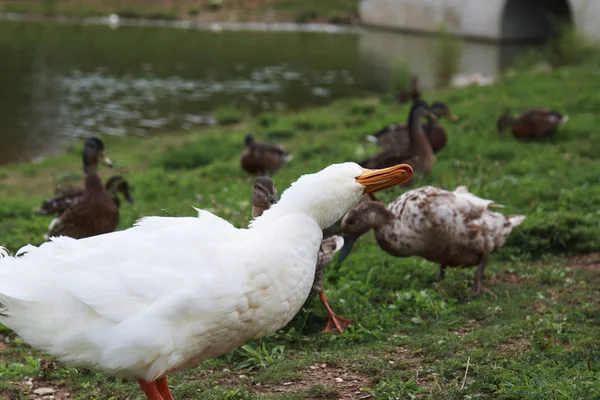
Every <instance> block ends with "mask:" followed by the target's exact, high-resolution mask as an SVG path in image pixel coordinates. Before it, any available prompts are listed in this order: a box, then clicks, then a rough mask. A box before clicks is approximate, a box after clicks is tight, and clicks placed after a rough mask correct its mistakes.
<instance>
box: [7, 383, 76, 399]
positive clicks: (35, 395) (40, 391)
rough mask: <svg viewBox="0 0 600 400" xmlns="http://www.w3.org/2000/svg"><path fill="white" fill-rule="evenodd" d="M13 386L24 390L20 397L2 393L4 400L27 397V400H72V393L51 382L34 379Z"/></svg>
mask: <svg viewBox="0 0 600 400" xmlns="http://www.w3.org/2000/svg"><path fill="white" fill-rule="evenodd" d="M13 384H14V385H15V386H20V387H22V388H23V389H22V391H21V393H20V394H19V395H15V394H14V393H10V392H3V393H0V395H1V396H2V397H1V398H2V399H3V400H4V399H6V400H17V399H22V398H23V396H25V398H27V400H64V399H69V398H71V393H69V392H68V391H67V390H66V389H65V388H62V387H60V386H58V385H55V384H53V383H51V382H46V381H44V382H37V381H34V380H32V379H27V380H25V381H22V382H14V383H13Z"/></svg>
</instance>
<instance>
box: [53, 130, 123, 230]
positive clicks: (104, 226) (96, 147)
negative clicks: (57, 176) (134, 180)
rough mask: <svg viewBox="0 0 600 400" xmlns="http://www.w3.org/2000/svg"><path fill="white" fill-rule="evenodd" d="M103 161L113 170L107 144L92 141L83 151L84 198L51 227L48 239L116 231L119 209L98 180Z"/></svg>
mask: <svg viewBox="0 0 600 400" xmlns="http://www.w3.org/2000/svg"><path fill="white" fill-rule="evenodd" d="M99 160H102V161H103V162H104V163H105V164H106V165H108V166H112V164H111V162H110V160H109V159H108V158H106V157H105V156H104V143H102V141H101V140H100V139H99V138H97V137H89V138H88V139H87V140H86V141H85V144H84V149H83V169H84V172H85V180H84V189H83V194H82V195H81V196H79V197H76V198H75V199H74V201H72V202H71V203H70V204H69V205H68V207H67V208H66V209H65V210H64V211H63V212H62V214H60V216H59V217H57V218H55V219H54V220H53V221H52V222H51V223H50V226H49V228H48V234H47V237H53V236H70V237H72V238H75V239H80V238H84V237H89V236H95V235H100V234H103V233H108V232H112V231H114V230H115V228H116V227H117V224H118V223H119V208H118V207H117V205H116V204H115V203H114V201H113V200H112V199H111V197H110V194H109V193H108V192H107V191H106V188H105V187H104V185H102V181H101V180H100V177H99V176H98V173H97V170H98V161H99Z"/></svg>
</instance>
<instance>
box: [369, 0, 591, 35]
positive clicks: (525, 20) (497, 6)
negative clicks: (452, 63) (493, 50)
mask: <svg viewBox="0 0 600 400" xmlns="http://www.w3.org/2000/svg"><path fill="white" fill-rule="evenodd" d="M359 13H360V17H361V19H362V21H363V23H365V24H366V25H372V26H378V27H384V28H389V29H398V30H408V31H417V32H431V33H434V32H436V30H437V29H439V26H440V24H442V23H443V24H444V25H445V26H446V27H447V29H448V30H449V31H450V32H452V33H454V34H456V35H459V36H464V37H470V38H479V39H487V40H493V41H500V42H502V41H519V40H531V39H542V38H546V37H548V36H549V35H551V34H552V32H553V30H552V23H551V21H553V20H557V21H561V22H568V23H575V24H576V25H578V26H580V27H581V28H583V30H584V31H585V32H586V33H587V34H588V35H590V36H592V37H597V38H600V0H363V1H361V4H360V11H359Z"/></svg>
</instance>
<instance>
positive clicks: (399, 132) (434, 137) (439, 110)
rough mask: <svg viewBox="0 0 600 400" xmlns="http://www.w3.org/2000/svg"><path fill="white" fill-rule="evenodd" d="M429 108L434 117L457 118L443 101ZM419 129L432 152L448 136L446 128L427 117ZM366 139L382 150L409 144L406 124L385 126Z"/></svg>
mask: <svg viewBox="0 0 600 400" xmlns="http://www.w3.org/2000/svg"><path fill="white" fill-rule="evenodd" d="M429 110H430V111H431V113H432V114H433V115H435V116H436V118H442V117H448V119H450V120H451V121H457V120H458V116H457V115H456V114H454V113H452V112H451V111H450V109H449V108H448V105H447V104H446V103H444V102H443V101H436V102H434V103H432V104H431V106H430V107H429ZM421 129H422V130H423V133H424V134H425V137H426V138H427V141H428V142H429V144H430V145H431V148H432V150H433V152H434V153H437V152H438V151H440V150H441V149H442V148H444V146H445V145H446V142H447V141H448V138H447V135H446V129H444V127H443V126H442V125H440V124H439V122H437V121H436V120H434V119H431V118H428V122H427V123H423V124H421ZM367 140H369V141H370V142H373V143H375V144H377V145H379V146H380V147H381V148H383V149H384V150H392V149H405V148H407V147H409V146H410V132H409V129H408V124H406V123H405V124H393V125H389V126H386V127H385V128H383V129H382V130H380V131H379V132H377V133H375V134H374V135H369V136H367Z"/></svg>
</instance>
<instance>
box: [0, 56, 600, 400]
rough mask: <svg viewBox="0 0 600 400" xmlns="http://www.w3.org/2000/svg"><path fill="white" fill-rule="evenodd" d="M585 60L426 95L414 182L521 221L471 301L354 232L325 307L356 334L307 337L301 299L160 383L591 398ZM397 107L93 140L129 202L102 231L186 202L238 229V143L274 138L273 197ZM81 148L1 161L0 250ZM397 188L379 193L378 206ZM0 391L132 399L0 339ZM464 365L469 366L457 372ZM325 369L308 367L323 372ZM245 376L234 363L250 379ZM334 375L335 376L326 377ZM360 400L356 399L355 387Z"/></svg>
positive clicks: (593, 183) (246, 185) (29, 231)
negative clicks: (282, 161)
mask: <svg viewBox="0 0 600 400" xmlns="http://www.w3.org/2000/svg"><path fill="white" fill-rule="evenodd" d="M599 73H600V69H598V67H597V66H596V65H595V64H590V65H583V66H577V67H566V68H562V69H555V70H553V71H551V72H548V73H536V72H534V71H533V70H532V71H529V72H528V71H524V72H519V73H516V74H511V75H509V76H507V77H506V78H505V79H504V80H503V81H501V82H500V83H499V84H498V85H495V86H488V87H482V88H465V89H460V90H455V89H453V90H445V91H440V92H435V93H426V94H425V97H426V98H427V99H428V100H430V101H433V100H445V101H446V102H447V103H448V104H449V106H450V108H451V109H452V111H453V112H455V113H456V114H457V115H459V116H460V117H461V119H460V121H458V122H457V123H451V122H448V121H442V123H443V124H444V125H445V126H446V128H447V130H448V135H449V140H448V145H447V147H446V148H445V149H443V150H442V151H441V152H440V153H439V154H438V161H437V163H436V165H435V167H434V170H433V173H432V175H431V176H430V177H428V178H427V179H424V180H418V179H417V182H415V186H416V185H424V184H432V185H436V186H440V187H443V188H447V189H454V188H455V187H456V186H457V185H459V184H461V185H466V186H468V187H469V189H470V190H471V191H473V192H474V193H475V194H477V195H480V196H482V197H485V198H491V199H494V200H495V201H497V202H498V203H500V204H504V205H505V208H504V210H503V212H505V213H507V214H508V213H511V214H512V213H519V214H525V215H526V216H527V219H526V220H525V222H524V223H523V224H522V225H521V226H519V227H518V228H517V229H515V231H514V232H513V234H512V236H511V237H510V239H509V241H508V243H507V245H506V246H505V248H504V249H503V250H502V251H500V252H499V253H498V254H496V255H494V256H493V257H492V258H491V260H490V263H489V266H488V268H487V270H486V280H485V285H486V286H487V287H488V288H489V290H490V291H491V293H487V292H484V293H482V295H481V296H480V297H479V298H477V299H475V300H472V299H470V296H469V295H470V288H469V286H470V284H471V282H472V279H473V274H474V270H473V269H467V270H450V271H448V273H447V274H446V275H447V279H446V281H444V282H443V283H441V284H439V285H438V284H436V283H435V277H436V273H437V266H436V265H433V264H431V263H428V262H426V261H424V260H422V259H420V258H405V259H402V258H395V257H391V256H389V255H388V254H386V253H385V252H383V251H382V250H381V249H379V248H378V247H377V246H376V245H375V242H374V239H373V236H372V234H369V235H366V236H365V237H363V238H361V239H360V240H359V242H358V243H357V244H356V245H355V250H354V252H353V254H352V255H351V256H350V257H349V258H348V260H347V261H345V262H344V263H343V264H342V265H341V266H339V267H337V266H334V265H332V266H330V268H328V270H327V271H326V280H325V289H326V291H327V294H328V298H329V301H330V303H331V304H332V307H333V308H334V309H335V311H336V312H338V313H339V314H340V315H342V316H345V317H348V318H352V319H354V321H355V324H354V325H352V326H351V328H350V329H348V330H347V331H346V332H345V333H344V334H343V335H339V336H333V335H321V334H319V331H320V329H321V328H322V327H323V325H324V323H325V321H326V312H325V310H324V309H323V307H322V306H321V305H320V303H319V302H318V301H317V300H316V299H315V298H311V299H309V301H308V302H307V304H306V305H305V307H304V308H303V309H302V310H301V311H300V312H299V313H298V315H297V316H296V317H295V318H294V320H293V321H292V322H291V323H290V324H289V325H288V326H287V327H285V328H284V329H282V330H281V331H279V332H278V333H276V334H274V335H272V336H269V337H266V338H264V341H263V345H264V347H261V352H260V353H259V352H257V343H255V342H249V343H247V347H245V348H243V349H238V350H237V351H235V352H233V353H232V354H228V355H224V356H222V357H219V358H218V359H214V360H210V361H208V362H206V363H204V364H203V365H201V366H199V367H197V368H194V369H191V370H188V371H185V372H181V373H177V374H174V375H173V376H172V377H171V379H170V383H171V385H172V387H173V393H174V395H175V397H176V398H178V399H187V398H199V397H202V398H203V399H315V398H317V399H337V398H340V397H343V396H346V395H352V396H355V398H362V397H363V396H366V395H368V394H370V393H371V394H372V395H373V396H374V398H376V399H385V400H389V399H410V398H421V399H598V398H600V397H599V393H600V335H599V334H598V332H599V331H600V306H599V303H598V299H599V298H600V275H599V271H600V267H599V264H600V257H599V256H598V255H597V254H596V255H592V256H589V258H590V259H589V260H587V261H586V260H585V259H584V260H583V261H581V260H580V261H578V262H573V261H572V260H571V259H570V258H569V254H568V253H577V252H593V251H598V250H599V248H600V242H599V240H600V228H599V224H598V217H599V211H598V210H600V182H599V181H600V164H598V161H597V149H599V148H600V135H598V134H596V130H597V126H598V125H599V124H600V116H599V115H598V113H597V109H598V107H597V106H598V104H600V103H599V102H600V98H599V97H598V93H597V89H596V86H595V85H594V84H593V82H596V81H597V77H598V75H599ZM531 106H545V107H550V108H556V109H558V110H561V111H562V112H565V113H567V114H569V116H570V119H569V122H568V123H567V124H566V125H565V126H564V127H562V128H561V129H560V130H559V131H558V132H557V133H556V134H555V136H554V137H552V138H551V139H548V140H544V141H540V142H531V143H522V142H519V141H517V140H515V139H514V138H513V137H512V136H510V135H504V136H498V135H497V133H496V128H495V118H496V116H497V115H498V114H499V113H501V112H502V110H503V109H504V108H505V107H511V108H512V109H514V110H517V109H523V108H526V107H531ZM406 113H407V107H404V108H400V106H398V105H396V104H395V103H393V102H390V103H382V102H380V101H379V100H378V99H374V98H368V99H351V100H344V101H339V102H336V103H334V104H332V105H331V106H328V107H323V108H319V109H309V110H306V111H302V112H298V113H267V114H264V115H261V116H259V117H257V118H254V119H250V118H246V119H244V120H243V121H242V122H241V123H239V124H237V125H232V126H218V127H215V128H214V129H208V130H204V131H201V132H191V133H185V134H176V135H166V136H156V137H148V138H134V137H131V138H114V137H104V139H105V143H106V149H107V151H106V153H107V155H108V156H110V157H111V159H112V160H113V162H114V163H115V167H114V170H113V171H109V170H107V169H102V170H101V174H102V176H103V177H108V176H110V175H112V174H114V173H116V172H120V173H122V174H124V175H125V176H126V177H127V179H128V180H129V182H130V183H131V186H132V194H133V197H134V199H135V201H136V205H135V206H130V205H128V204H123V205H122V209H121V221H120V225H119V229H124V228H126V227H128V226H131V224H132V223H133V222H134V221H135V220H136V219H137V218H139V217H140V216H143V215H172V216H175V215H186V216H192V215H195V212H194V210H193V209H192V205H193V206H196V207H200V208H205V209H210V210H212V211H213V212H215V213H216V214H217V215H219V216H221V217H223V218H226V219H227V220H230V221H232V223H234V224H235V225H236V226H239V227H242V226H246V225H247V222H248V220H249V218H250V215H251V210H250V201H249V200H250V194H251V191H252V187H253V177H251V176H248V175H247V174H246V173H244V171H242V170H241V169H240V166H239V155H240V154H241V151H242V148H243V138H244V135H245V134H246V133H247V132H253V133H254V134H255V136H256V137H257V139H259V140H271V141H277V142H280V143H282V144H284V145H285V146H286V148H287V149H288V150H290V151H291V152H292V153H293V154H294V159H293V160H292V161H291V163H290V164H289V165H288V166H286V167H284V168H283V169H282V170H280V171H279V172H278V173H277V174H276V175H275V177H274V179H275V182H276V184H277V187H278V189H279V192H282V191H283V190H284V189H285V188H286V187H287V186H288V185H289V184H290V183H291V182H293V181H294V180H296V179H297V178H298V177H299V176H300V175H302V174H304V173H309V172H314V171H317V170H319V169H321V168H323V167H325V166H327V165H329V164H331V163H336V162H343V161H348V160H360V159H362V158H364V156H365V155H368V154H372V153H375V152H376V151H377V148H376V147H375V146H374V145H372V144H370V143H368V142H367V141H366V140H365V136H366V135H367V134H369V133H372V132H374V131H376V130H377V129H379V128H380V127H381V126H383V125H385V124H388V123H393V122H399V121H403V120H405V118H406ZM80 148H81V144H79V145H78V146H74V147H73V148H72V149H70V150H69V151H68V152H66V154H64V155H62V156H58V157H52V158H48V159H46V160H44V161H43V162H41V163H39V164H22V165H13V166H4V167H0V199H2V201H1V202H0V243H2V244H3V245H5V246H7V247H8V248H9V249H11V250H12V251H15V250H16V249H18V248H19V247H20V246H22V245H24V244H26V243H29V242H31V243H34V244H39V243H41V242H42V235H43V233H44V232H45V229H46V227H47V225H48V223H49V222H50V219H51V218H50V217H41V216H36V215H34V214H33V213H32V212H31V209H32V207H35V206H38V205H39V203H40V202H41V201H42V200H43V199H44V198H46V197H48V196H49V195H51V194H52V192H53V182H54V181H63V180H65V179H66V178H69V180H72V178H73V177H76V176H78V175H80V170H79V168H80V155H79V153H80ZM401 193H402V190H401V189H399V188H394V189H391V190H388V191H387V192H384V193H382V194H381V198H382V199H383V200H385V201H389V200H391V199H393V198H395V197H397V196H398V195H400V194H401ZM0 333H1V334H2V335H3V336H4V341H3V344H4V347H3V348H2V349H1V350H0V352H1V353H0V357H1V362H0V395H1V396H2V397H3V398H23V399H24V398H26V393H27V386H24V385H23V382H24V381H25V380H26V377H31V378H33V381H34V387H43V386H54V387H57V388H60V389H61V390H63V391H68V392H69V393H71V398H73V399H110V398H114V399H141V398H142V396H141V395H140V392H139V390H138V389H137V387H136V385H135V384H134V383H129V382H122V381H120V380H115V379H112V378H108V377H105V376H103V375H99V374H95V373H93V372H89V371H85V370H78V369H73V368H68V367H65V366H63V365H61V364H60V363H57V362H53V361H52V359H51V358H48V356H45V355H43V354H42V353H40V352H38V351H35V350H32V349H31V348H29V346H27V345H26V344H25V343H23V342H22V341H21V340H20V339H19V338H18V337H16V336H15V335H14V334H13V333H11V332H10V331H9V330H8V329H4V330H2V331H0ZM467 361H468V362H469V368H468V370H467ZM323 366H324V367H323ZM249 369H251V370H249ZM335 378H341V379H342V381H343V382H339V381H337V380H336V379H335ZM356 393H360V394H358V395H357V394H356Z"/></svg>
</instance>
